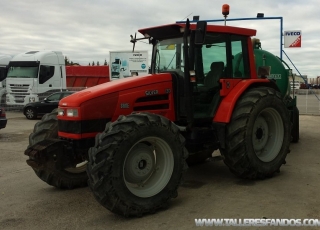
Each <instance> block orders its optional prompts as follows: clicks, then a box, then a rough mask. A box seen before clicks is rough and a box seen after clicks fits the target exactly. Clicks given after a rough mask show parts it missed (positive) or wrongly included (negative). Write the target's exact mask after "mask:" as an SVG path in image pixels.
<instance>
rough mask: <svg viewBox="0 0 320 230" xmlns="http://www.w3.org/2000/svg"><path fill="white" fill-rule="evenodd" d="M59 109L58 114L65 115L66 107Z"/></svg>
mask: <svg viewBox="0 0 320 230" xmlns="http://www.w3.org/2000/svg"><path fill="white" fill-rule="evenodd" d="M57 111H58V115H59V116H63V115H64V109H60V108H59V109H58V110H57Z"/></svg>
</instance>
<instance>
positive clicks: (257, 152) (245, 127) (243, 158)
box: [220, 87, 291, 179]
mask: <svg viewBox="0 0 320 230" xmlns="http://www.w3.org/2000/svg"><path fill="white" fill-rule="evenodd" d="M290 128H291V122H290V116H289V110H288V109H287V108H286V106H285V104H284V102H283V101H282V99H281V95H280V94H279V92H277V91H276V90H274V89H272V88H266V87H260V88H254V89H251V90H249V91H248V92H246V93H245V94H244V95H243V96H242V97H241V98H240V99H239V101H238V102H237V104H236V106H235V108H234V111H233V114H232V117H231V121H230V123H229V124H228V126H227V134H226V135H227V136H226V147H225V148H224V149H220V151H221V153H222V154H223V155H224V157H225V164H226V165H227V166H228V167H229V168H230V171H231V172H233V173H234V174H236V175H238V176H240V177H243V178H250V179H255V178H260V179H263V178H265V177H270V176H272V175H273V174H274V173H275V172H278V171H279V169H280V167H281V165H282V164H283V163H285V158H286V156H287V153H288V151H289V144H290V138H291V135H290Z"/></svg>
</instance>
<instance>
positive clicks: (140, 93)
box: [58, 73, 175, 139]
mask: <svg viewBox="0 0 320 230" xmlns="http://www.w3.org/2000/svg"><path fill="white" fill-rule="evenodd" d="M59 111H60V112H61V114H59V115H58V122H59V123H58V124H59V136H60V137H64V138H72V139H82V138H93V137H95V135H96V134H97V133H98V132H102V131H103V130H104V127H105V125H106V123H107V122H109V121H115V120H116V119H118V118H119V116H121V115H128V114H131V113H132V112H140V111H150V112H152V113H156V114H160V115H163V116H166V117H168V118H169V119H171V120H174V119H175V112H174V99H173V87H172V76H171V74H170V73H162V74H155V75H147V76H141V77H140V76H139V77H129V78H125V79H120V80H115V81H112V82H107V83H104V84H100V85H97V86H94V87H91V88H88V89H85V90H82V91H80V92H77V93H74V94H72V95H70V96H68V97H65V98H63V99H62V100H61V101H60V102H59ZM63 111H64V112H63Z"/></svg>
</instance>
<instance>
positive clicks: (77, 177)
mask: <svg viewBox="0 0 320 230" xmlns="http://www.w3.org/2000/svg"><path fill="white" fill-rule="evenodd" d="M57 114H58V113H57V110H56V109H55V110H54V111H53V112H51V113H48V114H45V115H44V116H43V117H42V119H41V121H40V122H38V123H36V124H35V126H34V130H33V133H31V134H30V136H29V146H32V145H34V144H36V143H38V142H40V141H42V140H45V139H48V138H58V119H57ZM86 165H87V164H86V162H83V163H81V164H78V165H77V166H76V167H72V168H65V169H63V170H58V169H49V168H41V169H38V168H33V170H34V171H35V173H36V175H37V176H38V177H39V178H40V179H41V180H43V181H44V182H46V183H47V184H49V185H52V186H54V187H57V188H60V189H73V188H77V187H85V186H87V185H88V184H87V180H88V176H87V173H86V167H87V166H86Z"/></svg>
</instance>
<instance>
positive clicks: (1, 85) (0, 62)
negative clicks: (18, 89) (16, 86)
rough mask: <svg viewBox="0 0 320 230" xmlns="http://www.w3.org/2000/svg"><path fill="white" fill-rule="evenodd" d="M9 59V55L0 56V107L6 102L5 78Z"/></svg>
mask: <svg viewBox="0 0 320 230" xmlns="http://www.w3.org/2000/svg"><path fill="white" fill-rule="evenodd" d="M11 59H12V57H11V56H9V55H0V105H4V104H5V102H6V77H7V69H8V64H9V62H10V60H11Z"/></svg>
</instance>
